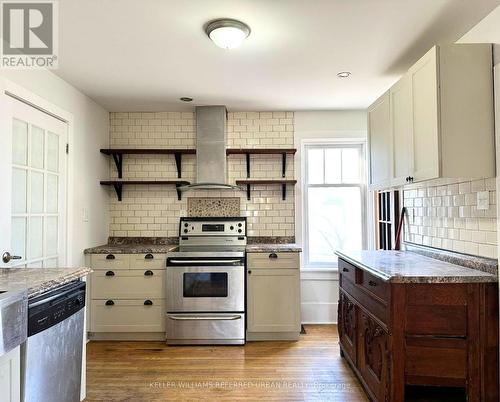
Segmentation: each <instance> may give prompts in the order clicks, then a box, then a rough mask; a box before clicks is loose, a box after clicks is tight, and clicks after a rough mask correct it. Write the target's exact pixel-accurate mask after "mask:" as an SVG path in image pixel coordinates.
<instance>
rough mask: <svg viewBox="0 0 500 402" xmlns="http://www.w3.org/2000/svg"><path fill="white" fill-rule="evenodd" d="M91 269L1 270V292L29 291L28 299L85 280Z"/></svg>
mask: <svg viewBox="0 0 500 402" xmlns="http://www.w3.org/2000/svg"><path fill="white" fill-rule="evenodd" d="M90 272H92V270H91V269H90V268H85V267H78V268H0V290H1V291H16V290H27V292H28V298H31V297H34V296H38V295H39V294H41V293H44V292H47V291H49V290H52V289H54V288H56V287H58V286H62V285H64V284H66V283H69V282H71V281H74V280H76V279H80V278H83V277H84V276H86V275H88V274H89V273H90Z"/></svg>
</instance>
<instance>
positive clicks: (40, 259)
mask: <svg viewBox="0 0 500 402" xmlns="http://www.w3.org/2000/svg"><path fill="white" fill-rule="evenodd" d="M0 106H1V108H0V109H1V110H0V124H1V126H0V128H1V133H2V134H1V135H0V150H1V154H0V177H1V178H2V181H1V182H2V187H3V188H2V192H1V193H2V196H1V197H0V227H1V230H0V267H4V268H5V267H58V266H64V265H65V263H66V142H67V124H66V123H65V122H63V121H61V120H59V119H57V118H55V117H53V116H51V115H49V114H47V113H44V112H42V111H41V110H38V109H36V108H35V107H32V106H29V105H27V104H25V103H23V102H21V101H19V100H16V99H14V98H12V97H10V96H8V95H6V94H2V95H1V99H0ZM5 253H9V254H10V256H11V259H10V261H9V255H7V254H5Z"/></svg>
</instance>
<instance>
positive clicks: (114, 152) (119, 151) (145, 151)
mask: <svg viewBox="0 0 500 402" xmlns="http://www.w3.org/2000/svg"><path fill="white" fill-rule="evenodd" d="M101 153H102V154H104V155H109V156H112V157H113V160H114V161H115V165H116V170H118V178H120V179H121V178H122V177H123V155H174V157H175V165H176V167H177V177H178V178H179V179H180V178H181V172H182V155H195V154H196V149H192V148H184V149H176V148H168V149H166V148H114V149H110V148H107V149H101Z"/></svg>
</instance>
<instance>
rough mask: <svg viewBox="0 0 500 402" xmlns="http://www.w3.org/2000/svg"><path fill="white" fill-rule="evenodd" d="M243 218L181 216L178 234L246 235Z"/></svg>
mask: <svg viewBox="0 0 500 402" xmlns="http://www.w3.org/2000/svg"><path fill="white" fill-rule="evenodd" d="M246 233H247V227H246V219H245V218H181V220H180V227H179V236H207V237H209V236H210V237H213V236H246Z"/></svg>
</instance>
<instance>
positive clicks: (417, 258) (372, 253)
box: [335, 250, 498, 283]
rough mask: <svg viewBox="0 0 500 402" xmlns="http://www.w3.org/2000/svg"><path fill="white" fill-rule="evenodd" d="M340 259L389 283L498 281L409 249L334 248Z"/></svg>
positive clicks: (483, 273)
mask: <svg viewBox="0 0 500 402" xmlns="http://www.w3.org/2000/svg"><path fill="white" fill-rule="evenodd" d="M335 254H337V256H339V257H340V258H342V259H343V260H345V261H347V262H349V263H351V264H353V265H356V266H358V267H359V268H361V269H364V270H366V271H368V272H370V273H371V274H373V275H375V276H377V277H379V278H380V279H382V280H384V281H387V282H392V283H478V282H498V277H497V276H496V275H492V274H489V273H486V272H482V271H478V270H475V269H471V268H467V267H463V266H460V265H455V264H450V263H448V262H444V261H440V260H437V259H434V258H430V257H425V256H422V255H420V254H416V253H413V252H410V251H389V250H359V251H337V252H336V253H335Z"/></svg>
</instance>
